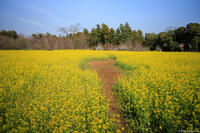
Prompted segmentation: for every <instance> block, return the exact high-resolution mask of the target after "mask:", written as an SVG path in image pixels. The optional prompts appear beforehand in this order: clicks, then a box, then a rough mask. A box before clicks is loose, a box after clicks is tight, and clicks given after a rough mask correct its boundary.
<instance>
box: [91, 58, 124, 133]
mask: <svg viewBox="0 0 200 133" xmlns="http://www.w3.org/2000/svg"><path fill="white" fill-rule="evenodd" d="M114 63H115V61H114V60H112V59H110V60H108V61H90V62H88V65H89V66H90V67H91V68H93V69H95V70H96V71H97V73H98V75H99V77H101V79H102V80H103V81H104V87H103V89H102V91H103V93H104V94H105V97H106V99H107V100H108V101H109V103H110V109H109V114H110V116H113V115H116V114H118V115H119V118H118V120H119V122H117V125H116V126H117V129H121V128H120V125H121V126H122V127H123V128H124V129H125V130H124V131H123V132H125V131H126V129H127V128H125V120H124V118H123V116H122V115H121V109H120V107H119V106H118V105H117V103H116V99H115V95H114V91H113V90H112V86H113V85H114V84H115V82H116V80H117V77H118V76H119V75H120V71H119V69H118V68H117V67H116V66H114Z"/></svg>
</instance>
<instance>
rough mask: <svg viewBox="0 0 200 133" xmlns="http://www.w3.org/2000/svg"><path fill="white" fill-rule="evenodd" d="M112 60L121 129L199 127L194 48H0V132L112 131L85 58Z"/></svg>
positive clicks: (199, 69) (199, 74)
mask: <svg viewBox="0 0 200 133" xmlns="http://www.w3.org/2000/svg"><path fill="white" fill-rule="evenodd" d="M110 57H111V58H113V59H115V60H116V63H115V65H116V66H118V67H119V68H121V71H122V76H121V77H119V78H118V80H117V83H116V85H115V86H114V87H113V89H114V91H115V94H116V99H117V102H118V103H119V105H120V107H121V108H122V111H123V114H124V115H125V116H126V119H127V121H128V125H129V126H128V127H130V129H129V130H132V131H139V132H177V131H180V130H181V131H183V130H188V131H197V130H198V131H200V53H189V52H185V53H166V52H109V51H105V52H104V51H89V50H74V51H73V50H58V51H32V50H27V51H0V62H1V63H0V132H114V131H115V123H116V117H114V116H109V113H108V112H109V102H108V101H107V100H106V98H105V96H104V94H103V93H102V92H101V89H102V86H103V82H102V81H101V79H100V78H99V77H98V75H97V73H95V72H94V71H91V70H90V69H87V65H86V64H87V61H89V60H105V59H108V58H110Z"/></svg>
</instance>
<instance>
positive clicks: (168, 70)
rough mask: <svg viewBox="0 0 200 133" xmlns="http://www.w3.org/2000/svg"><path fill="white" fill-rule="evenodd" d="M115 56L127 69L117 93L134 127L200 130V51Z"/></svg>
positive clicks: (155, 130) (146, 129) (143, 128)
mask: <svg viewBox="0 0 200 133" xmlns="http://www.w3.org/2000/svg"><path fill="white" fill-rule="evenodd" d="M115 55H116V59H117V61H116V65H118V66H119V67H121V68H122V69H123V70H124V76H122V77H120V78H119V79H118V82H117V85H116V86H115V90H116V92H117V93H116V95H117V99H118V101H119V102H120V104H121V107H122V108H123V113H124V114H125V115H126V116H127V117H128V118H129V122H130V123H131V124H130V126H131V128H132V129H133V130H136V131H141V132H170V133H172V132H181V131H188V132H190V131H191V132H194V131H200V53H163V52H145V53H140V52H135V53H133V52H121V53H116V54H115Z"/></svg>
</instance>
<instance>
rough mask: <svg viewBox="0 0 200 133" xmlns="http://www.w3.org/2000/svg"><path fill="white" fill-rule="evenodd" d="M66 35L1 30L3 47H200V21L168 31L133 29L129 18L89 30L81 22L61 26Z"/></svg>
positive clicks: (150, 48)
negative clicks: (29, 33) (125, 20)
mask: <svg viewBox="0 0 200 133" xmlns="http://www.w3.org/2000/svg"><path fill="white" fill-rule="evenodd" d="M58 31H59V32H60V33H62V35H59V36H57V35H52V34H50V33H46V34H41V33H37V34H32V36H31V37H26V38H25V37H24V36H23V35H20V34H17V32H16V31H14V30H10V31H5V30H1V31H0V49H47V50H54V49H55V50H56V49H95V48H96V47H97V46H99V45H100V46H102V47H103V49H104V50H113V48H118V47H120V46H122V45H124V46H129V47H127V48H128V50H134V48H135V47H138V46H139V47H140V48H143V49H145V50H162V51H200V24H198V23H189V24H187V25H186V26H185V27H179V28H176V29H169V30H168V31H166V32H160V33H158V34H156V33H145V34H143V32H142V30H134V29H132V28H131V27H130V26H129V24H128V22H126V23H125V24H120V25H119V27H118V28H117V29H114V28H109V26H108V25H106V24H104V23H103V24H101V25H100V24H97V25H96V27H94V28H92V29H91V31H89V30H88V29H86V28H83V29H82V28H81V27H80V24H75V25H71V26H69V27H59V28H58Z"/></svg>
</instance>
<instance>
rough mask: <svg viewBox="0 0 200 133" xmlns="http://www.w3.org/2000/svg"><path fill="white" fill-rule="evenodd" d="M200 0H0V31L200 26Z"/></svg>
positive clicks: (145, 29)
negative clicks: (78, 25)
mask: <svg viewBox="0 0 200 133" xmlns="http://www.w3.org/2000/svg"><path fill="white" fill-rule="evenodd" d="M199 7H200V0H0V12H1V13H0V29H5V30H16V31H17V32H18V33H23V34H25V35H31V34H32V33H46V32H49V33H52V34H59V32H58V27H61V26H62V27H67V26H69V25H72V24H76V23H80V24H81V26H82V27H85V28H88V29H89V30H91V28H92V27H95V26H96V24H101V23H105V24H107V25H108V26H109V27H113V28H115V29H116V28H117V27H118V26H119V25H120V24H121V23H125V22H128V23H129V24H130V26H131V27H132V28H133V29H136V30H138V29H141V30H142V31H143V32H144V33H149V32H155V33H158V32H161V31H165V30H166V28H167V27H169V26H173V27H179V26H185V25H186V24H188V23H190V22H197V23H200V8H199Z"/></svg>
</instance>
